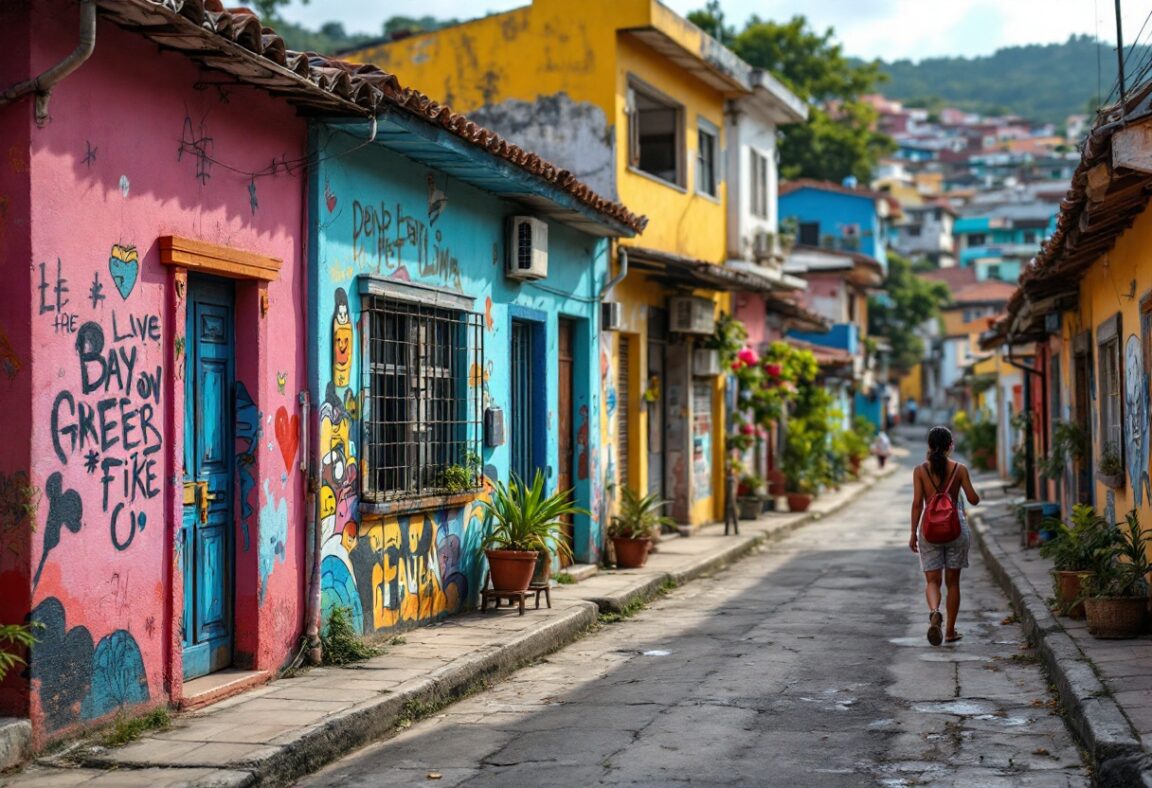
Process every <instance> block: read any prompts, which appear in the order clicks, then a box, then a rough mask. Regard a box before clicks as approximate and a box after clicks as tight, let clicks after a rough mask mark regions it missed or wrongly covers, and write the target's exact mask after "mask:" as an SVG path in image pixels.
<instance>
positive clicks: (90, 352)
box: [76, 321, 108, 394]
mask: <svg viewBox="0 0 1152 788" xmlns="http://www.w3.org/2000/svg"><path fill="white" fill-rule="evenodd" d="M76 353H77V354H78V355H79V356H80V390H81V391H82V392H83V393H85V394H89V393H91V392H93V391H95V390H96V389H97V388H98V387H99V386H100V385H101V384H103V383H104V377H105V375H107V373H108V366H107V364H105V363H104V355H103V353H104V329H102V328H100V324H99V323H93V322H91V321H89V322H87V323H85V324H84V325H82V326H80V330H79V331H78V332H77V333H76ZM93 363H95V364H99V366H100V374H99V376H98V377H97V378H96V381H95V382H93V381H92V378H91V377H90V376H89V373H88V366H89V365H90V364H93Z"/></svg>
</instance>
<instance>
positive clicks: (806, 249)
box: [784, 246, 884, 289]
mask: <svg viewBox="0 0 1152 788" xmlns="http://www.w3.org/2000/svg"><path fill="white" fill-rule="evenodd" d="M784 273H786V274H792V275H795V276H798V277H803V276H805V275H810V274H826V273H827V274H842V275H843V276H844V278H845V280H846V281H848V282H850V283H851V284H853V285H855V286H856V287H860V288H864V289H875V288H878V287H881V286H882V285H883V284H884V268H883V266H881V265H880V262H879V261H878V260H876V259H875V258H874V257H869V256H868V255H866V254H861V253H859V252H846V251H840V250H838V249H824V248H821V247H815V246H797V247H794V248H793V249H792V253H791V254H790V255H789V256H788V259H787V260H786V261H785V262H784Z"/></svg>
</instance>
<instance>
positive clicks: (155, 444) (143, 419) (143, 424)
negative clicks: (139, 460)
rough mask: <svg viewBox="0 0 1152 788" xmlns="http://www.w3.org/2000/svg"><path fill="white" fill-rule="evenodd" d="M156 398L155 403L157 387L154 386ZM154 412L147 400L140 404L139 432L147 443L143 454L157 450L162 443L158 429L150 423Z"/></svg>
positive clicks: (158, 392)
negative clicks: (150, 436)
mask: <svg viewBox="0 0 1152 788" xmlns="http://www.w3.org/2000/svg"><path fill="white" fill-rule="evenodd" d="M156 398H157V403H159V398H160V388H159V387H157V388H156ZM155 413H156V412H155V411H154V410H153V409H152V406H151V405H149V404H148V403H147V402H145V403H144V404H143V405H141V406H140V433H141V434H142V435H143V436H144V438H143V440H144V443H145V444H147V445H148V448H147V449H145V450H144V453H145V454H152V453H153V452H156V451H159V450H160V446H161V445H162V444H163V443H164V439H163V438H162V437H161V435H160V430H159V429H157V428H156V425H155V424H153V423H152V417H153V416H154V415H155ZM149 433H151V435H152V438H151V439H149V437H148V435H149Z"/></svg>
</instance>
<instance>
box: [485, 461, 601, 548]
mask: <svg viewBox="0 0 1152 788" xmlns="http://www.w3.org/2000/svg"><path fill="white" fill-rule="evenodd" d="M479 505H480V507H481V508H482V509H483V510H484V534H485V535H484V539H483V541H482V542H481V543H480V549H481V550H482V551H483V550H524V551H530V550H535V551H537V552H546V553H550V554H553V555H559V556H561V557H562V558H569V557H571V555H572V551H571V549H570V548H569V547H568V543H567V542H566V541H565V540H564V539H563V538H562V536H561V531H560V529H561V527H562V525H563V519H562V518H564V517H565V516H567V515H575V514H585V515H586V514H588V510H586V509H582V508H580V507H579V506H577V505H576V504H575V503H573V501H572V490H571V489H568V490H557V491H556V492H554V493H552V494H551V495H545V492H544V474H543V473H542V472H541V471H540V470H539V469H537V470H536V475H535V476H534V477H533V478H532V484H530V485H529V484H525V483H524V480H523V479H521V478H520V477H519V476H517V475H516V474H512V481H511V482H510V483H508V484H505V483H504V482H496V484H495V486H494V487H493V490H492V497H491V500H488V501H480V504H479Z"/></svg>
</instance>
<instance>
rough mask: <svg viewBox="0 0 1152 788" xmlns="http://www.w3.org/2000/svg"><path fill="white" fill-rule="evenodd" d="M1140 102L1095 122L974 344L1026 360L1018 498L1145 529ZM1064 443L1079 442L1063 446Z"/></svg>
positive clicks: (1137, 97) (1149, 155)
mask: <svg viewBox="0 0 1152 788" xmlns="http://www.w3.org/2000/svg"><path fill="white" fill-rule="evenodd" d="M1150 95H1152V85H1149V84H1147V83H1146V84H1143V85H1140V86H1139V87H1138V88H1136V89H1134V90H1133V91H1131V92H1130V93H1129V95H1128V98H1127V102H1126V104H1125V105H1123V106H1121V105H1117V106H1116V107H1113V108H1112V110H1111V111H1110V112H1108V113H1103V112H1102V113H1101V115H1100V120H1099V121H1098V122H1097V124H1096V126H1095V127H1094V128H1093V129H1092V131H1091V132H1090V133H1089V134H1088V137H1087V139H1086V141H1085V143H1084V148H1083V152H1082V156H1081V159H1080V163H1079V165H1078V166H1077V168H1076V172H1075V174H1074V175H1073V177H1072V181H1071V184H1070V185H1069V188H1068V191H1067V194H1066V196H1065V199H1064V201H1063V203H1062V208H1061V210H1060V213H1059V216H1058V218H1057V221H1056V229H1055V232H1054V233H1053V234H1052V237H1051V238H1050V239H1049V240H1048V241H1047V242H1045V244H1044V245H1043V247H1042V249H1041V251H1040V252H1039V254H1037V255H1036V257H1035V258H1034V259H1033V260H1032V261H1031V262H1030V263H1029V264H1028V265H1027V266H1026V267H1025V268H1024V271H1023V273H1022V274H1021V276H1020V283H1019V288H1018V289H1017V290H1016V292H1015V294H1014V295H1013V296H1012V298H1011V301H1010V302H1009V304H1008V309H1007V315H1006V316H1005V317H1004V318H1003V319H1001V320H999V321H998V322H997V323H996V324H995V326H994V327H993V328H992V329H991V330H990V331H988V332H986V333H985V335H984V337H983V343H984V345H985V347H989V348H995V349H996V351H997V352H998V353H999V354H1000V356H1001V357H1003V358H1005V360H1008V361H1014V360H1015V353H1016V352H1017V351H1018V350H1019V349H1020V348H1026V349H1028V350H1030V351H1032V353H1033V355H1034V359H1033V360H1032V362H1031V364H1029V365H1027V369H1026V370H1025V375H1024V380H1025V382H1026V383H1028V385H1027V386H1026V388H1025V396H1024V397H1023V400H1022V402H1021V403H1020V405H1021V408H1020V411H1019V412H1018V414H1017V415H1018V416H1019V417H1020V418H1019V422H1023V423H1027V425H1028V428H1027V429H1025V430H1020V431H1017V432H1016V435H1017V438H1018V440H1020V441H1021V443H1022V446H1024V447H1026V448H1030V450H1029V451H1026V457H1025V460H1026V461H1025V462H1024V463H1023V467H1022V469H1021V475H1022V477H1023V481H1024V483H1025V486H1026V489H1027V492H1028V494H1029V497H1031V498H1033V499H1036V500H1040V501H1054V502H1058V503H1060V505H1061V506H1062V507H1063V508H1064V511H1065V512H1066V513H1067V512H1068V511H1070V508H1071V506H1072V504H1074V503H1080V502H1082V503H1091V504H1093V505H1095V506H1096V508H1097V510H1098V511H1100V512H1101V513H1103V514H1104V515H1105V516H1106V517H1107V518H1108V520H1109V522H1115V521H1116V520H1117V519H1121V518H1122V517H1123V514H1124V513H1125V512H1128V511H1130V510H1132V509H1136V510H1137V513H1138V515H1139V517H1140V520H1141V522H1143V523H1147V522H1149V518H1152V511H1150V509H1152V495H1150V486H1149V472H1148V467H1149V439H1148V419H1149V416H1148V408H1149V405H1148V403H1149V365H1150V362H1149V359H1150V358H1152V352H1150V349H1152V295H1150V293H1152V264H1150V260H1149V252H1148V249H1149V243H1150V240H1152V214H1150V213H1149V210H1148V187H1149V185H1150V184H1152V166H1150V164H1149V162H1150V161H1152V143H1150V142H1149V139H1150V137H1149V124H1148V120H1147V116H1146V110H1145V107H1146V106H1147V102H1148V100H1149V96H1150ZM1019 422H1018V423H1019ZM1069 435H1075V436H1079V439H1078V440H1076V441H1074V442H1072V443H1073V444H1074V445H1072V446H1070V445H1069V441H1068V439H1067V436H1069ZM1029 444H1030V447H1029ZM1053 459H1055V461H1053ZM1041 460H1048V462H1041Z"/></svg>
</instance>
